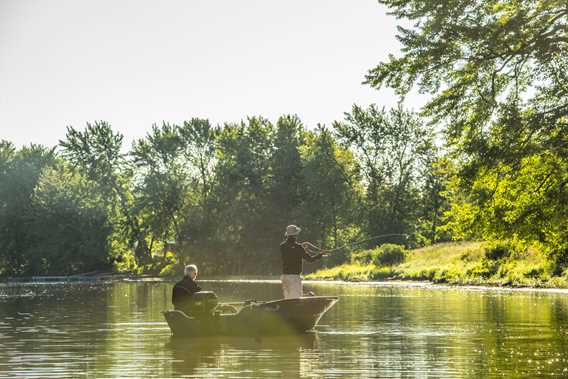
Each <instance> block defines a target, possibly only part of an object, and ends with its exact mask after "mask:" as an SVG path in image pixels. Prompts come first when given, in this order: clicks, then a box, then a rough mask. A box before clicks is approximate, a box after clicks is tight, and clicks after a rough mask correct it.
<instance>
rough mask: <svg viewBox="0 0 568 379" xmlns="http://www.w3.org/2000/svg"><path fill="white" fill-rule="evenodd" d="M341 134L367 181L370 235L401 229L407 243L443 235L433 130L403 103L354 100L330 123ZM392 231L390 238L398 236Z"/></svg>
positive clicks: (366, 209)
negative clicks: (383, 106) (390, 105)
mask: <svg viewBox="0 0 568 379" xmlns="http://www.w3.org/2000/svg"><path fill="white" fill-rule="evenodd" d="M334 129H335V132H336V134H337V136H338V138H339V140H340V141H341V142H342V143H343V144H344V145H345V146H346V147H349V148H351V149H353V151H354V153H355V156H356V159H357V160H358V162H359V163H360V166H361V168H362V172H363V173H364V175H365V181H366V182H367V183H368V185H367V191H366V196H365V215H366V218H367V220H366V223H367V230H368V234H369V235H376V234H395V233H399V234H400V233H404V234H407V235H409V236H410V239H409V240H408V241H407V243H411V244H413V245H418V244H422V243H423V242H425V241H429V242H434V241H437V240H439V239H440V238H441V236H440V233H439V231H438V227H439V224H440V223H441V221H440V219H441V215H442V211H443V210H444V207H445V206H446V205H445V203H444V199H443V198H442V196H441V190H442V188H443V181H442V175H441V171H439V170H437V169H436V162H437V160H438V151H437V148H436V146H435V145H434V134H433V133H432V131H431V129H430V128H429V127H427V126H425V125H424V124H423V123H422V122H421V120H420V119H419V118H418V116H417V115H416V114H414V113H412V112H408V111H405V110H404V109H403V108H402V106H399V107H398V108H396V109H391V110H390V111H386V110H384V109H383V110H379V109H378V108H377V107H376V106H374V105H371V106H370V107H368V108H367V109H363V108H361V107H359V106H356V105H355V106H353V108H352V111H351V113H347V114H346V116H345V122H336V123H334ZM397 238H398V237H396V236H393V237H391V241H392V242H400V241H399V240H398V239H397Z"/></svg>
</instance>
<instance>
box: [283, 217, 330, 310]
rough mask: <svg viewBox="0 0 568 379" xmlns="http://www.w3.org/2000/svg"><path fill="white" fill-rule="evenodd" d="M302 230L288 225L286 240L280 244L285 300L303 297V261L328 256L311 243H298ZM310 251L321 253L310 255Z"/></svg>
mask: <svg viewBox="0 0 568 379" xmlns="http://www.w3.org/2000/svg"><path fill="white" fill-rule="evenodd" d="M301 230H302V229H300V228H299V227H297V226H296V225H288V226H287V227H286V233H285V234H284V236H285V237H286V240H284V242H282V243H281V244H280V254H281V255H282V276H281V280H282V291H283V292H284V298H285V299H295V298H298V297H301V296H302V278H301V277H300V275H301V274H302V263H303V262H302V261H303V260H304V259H305V260H306V261H308V262H314V261H316V260H318V259H321V258H322V257H325V256H326V255H327V254H326V252H325V251H324V250H322V249H320V248H319V247H317V246H315V245H313V244H311V243H309V242H303V243H301V244H299V243H298V242H297V237H298V234H300V231H301ZM309 250H312V251H313V250H315V251H319V252H318V253H317V254H316V255H310V254H309V253H308V251H309Z"/></svg>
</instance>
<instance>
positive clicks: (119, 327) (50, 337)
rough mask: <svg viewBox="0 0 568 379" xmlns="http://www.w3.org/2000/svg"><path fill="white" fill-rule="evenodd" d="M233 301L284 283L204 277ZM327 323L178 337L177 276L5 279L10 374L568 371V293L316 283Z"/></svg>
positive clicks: (1, 311)
mask: <svg viewBox="0 0 568 379" xmlns="http://www.w3.org/2000/svg"><path fill="white" fill-rule="evenodd" d="M202 287H204V289H211V290H214V291H216V292H217V293H218V294H219V296H220V297H221V299H222V300H224V301H235V300H243V299H258V300H265V299H274V298H278V297H280V288H279V285H278V284H277V283H275V282H252V283H243V282H202ZM307 287H308V289H310V290H313V291H314V292H316V293H317V294H322V295H323V294H325V295H337V296H340V301H339V303H337V304H336V305H335V307H334V308H332V309H331V310H330V311H329V313H328V314H327V315H326V316H325V317H324V318H323V319H322V320H321V322H320V325H319V327H318V332H317V333H315V334H308V335H304V336H295V337H277V338H262V339H254V338H222V337H216V338H200V339H194V340H179V341H178V340H173V339H171V338H170V331H169V328H168V326H167V324H166V323H165V321H164V319H163V316H162V314H161V312H162V311H163V310H165V309H167V308H169V307H170V304H169V302H170V296H171V288H172V284H171V283H161V282H159V283H152V282H128V283H127V282H122V283H112V284H105V285H101V284H98V285H91V284H81V283H73V284H29V285H25V284H18V285H0V378H55V377H57V378H59V377H72V378H116V377H138V378H140V377H160V378H168V377H196V378H203V377H211V378H216V377H219V378H224V377H226V378H256V377H262V378H272V377H275V378H294V377H307V378H310V377H313V378H324V377H325V378H334V377H337V378H346V377H347V378H349V377H383V378H386V377H394V378H396V377H431V378H463V377H466V378H467V377H471V378H479V377H530V378H535V377H542V376H552V377H554V376H556V377H568V322H567V321H568V295H566V294H562V293H556V294H555V293H535V292H506V291H472V290H464V289H452V288H445V289H444V288H442V289H440V288H427V287H401V286H390V285H340V284H309V285H307Z"/></svg>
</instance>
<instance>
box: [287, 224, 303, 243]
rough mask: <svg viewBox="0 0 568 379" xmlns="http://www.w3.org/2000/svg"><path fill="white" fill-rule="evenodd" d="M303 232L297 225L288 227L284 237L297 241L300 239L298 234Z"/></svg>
mask: <svg viewBox="0 0 568 379" xmlns="http://www.w3.org/2000/svg"><path fill="white" fill-rule="evenodd" d="M301 231H302V229H301V228H299V227H297V226H296V225H288V226H287V227H286V232H285V233H284V235H285V236H286V238H288V239H294V240H295V239H296V238H297V237H298V234H300V232H301Z"/></svg>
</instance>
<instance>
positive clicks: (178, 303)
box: [172, 265, 201, 314]
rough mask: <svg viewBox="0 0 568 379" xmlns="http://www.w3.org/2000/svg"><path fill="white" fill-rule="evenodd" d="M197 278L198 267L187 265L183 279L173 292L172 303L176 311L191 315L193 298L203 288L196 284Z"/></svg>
mask: <svg viewBox="0 0 568 379" xmlns="http://www.w3.org/2000/svg"><path fill="white" fill-rule="evenodd" d="M196 278H197V266H196V265H187V266H185V268H184V270H183V279H182V280H180V281H179V282H177V283H176V285H175V286H174V290H173V292H172V303H173V304H174V309H177V310H180V311H182V312H184V313H186V314H189V311H188V310H189V307H190V306H191V297H192V296H193V294H194V293H196V292H199V291H201V287H199V286H198V285H197V283H195V279H196Z"/></svg>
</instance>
